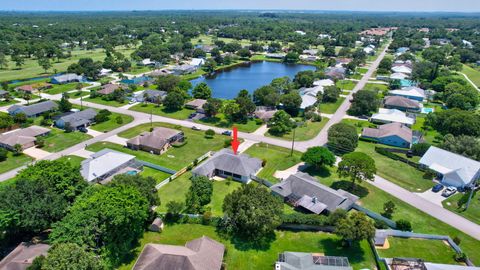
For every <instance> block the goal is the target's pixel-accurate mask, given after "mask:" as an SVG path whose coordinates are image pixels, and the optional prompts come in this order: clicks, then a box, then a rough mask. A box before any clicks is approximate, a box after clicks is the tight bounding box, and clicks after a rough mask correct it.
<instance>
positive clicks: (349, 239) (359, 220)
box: [335, 212, 375, 246]
mask: <svg viewBox="0 0 480 270" xmlns="http://www.w3.org/2000/svg"><path fill="white" fill-rule="evenodd" d="M335 234H337V235H338V236H340V237H341V238H342V239H343V241H344V243H345V244H347V245H348V246H351V245H352V244H354V243H358V242H360V241H362V240H369V239H371V238H372V237H373V236H374V235H375V227H374V226H373V223H372V222H371V221H370V220H369V219H368V218H367V216H366V215H365V214H364V213H362V212H354V213H351V214H350V215H348V216H347V217H345V218H342V219H340V220H339V221H338V222H337V224H336V227H335Z"/></svg>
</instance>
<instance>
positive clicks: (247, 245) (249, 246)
mask: <svg viewBox="0 0 480 270" xmlns="http://www.w3.org/2000/svg"><path fill="white" fill-rule="evenodd" d="M276 239H277V236H276V235H275V233H274V232H271V233H269V234H268V235H266V236H264V237H262V238H260V239H255V240H251V239H245V238H244V237H242V236H237V235H233V236H231V237H230V242H231V243H232V244H233V245H234V246H235V249H237V250H240V251H248V250H257V251H267V250H269V249H270V246H271V244H272V242H274V241H275V240H276Z"/></svg>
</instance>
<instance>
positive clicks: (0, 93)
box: [0, 90, 8, 96]
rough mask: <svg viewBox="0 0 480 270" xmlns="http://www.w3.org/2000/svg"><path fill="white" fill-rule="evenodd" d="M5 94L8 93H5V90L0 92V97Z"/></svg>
mask: <svg viewBox="0 0 480 270" xmlns="http://www.w3.org/2000/svg"><path fill="white" fill-rule="evenodd" d="M7 93H8V92H7V91H5V90H0V96H3V95H5V94H7Z"/></svg>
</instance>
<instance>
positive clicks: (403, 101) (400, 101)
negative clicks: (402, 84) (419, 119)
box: [383, 96, 420, 110]
mask: <svg viewBox="0 0 480 270" xmlns="http://www.w3.org/2000/svg"><path fill="white" fill-rule="evenodd" d="M383 104H385V105H387V106H395V107H400V108H406V109H417V110H418V109H420V103H419V102H418V101H416V100H411V99H409V98H406V97H403V96H387V97H385V99H384V100H383Z"/></svg>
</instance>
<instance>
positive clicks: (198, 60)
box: [190, 58, 205, 67]
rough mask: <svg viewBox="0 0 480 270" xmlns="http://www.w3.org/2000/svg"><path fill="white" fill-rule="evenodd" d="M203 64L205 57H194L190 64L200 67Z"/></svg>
mask: <svg viewBox="0 0 480 270" xmlns="http://www.w3.org/2000/svg"><path fill="white" fill-rule="evenodd" d="M203 64H205V59H203V58H192V60H191V61H190V65H191V66H194V67H200V66H202V65H203Z"/></svg>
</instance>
